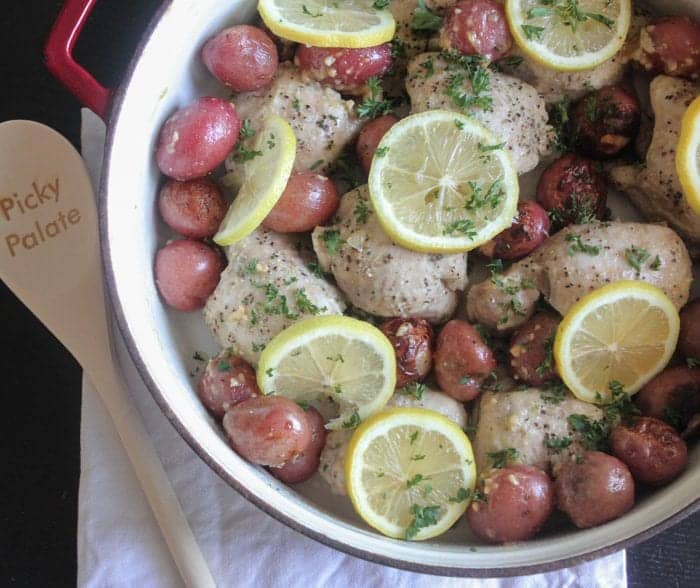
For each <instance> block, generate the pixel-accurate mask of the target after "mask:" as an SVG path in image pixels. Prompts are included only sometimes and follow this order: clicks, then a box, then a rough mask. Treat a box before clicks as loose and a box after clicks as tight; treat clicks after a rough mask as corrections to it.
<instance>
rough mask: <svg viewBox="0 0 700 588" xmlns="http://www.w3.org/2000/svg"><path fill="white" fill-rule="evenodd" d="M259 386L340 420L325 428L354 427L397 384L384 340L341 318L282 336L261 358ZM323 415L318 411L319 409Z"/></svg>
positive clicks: (309, 322) (316, 320)
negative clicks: (331, 408) (332, 408)
mask: <svg viewBox="0 0 700 588" xmlns="http://www.w3.org/2000/svg"><path fill="white" fill-rule="evenodd" d="M258 385H259V386H260V389H261V390H262V392H263V393H264V394H279V395H281V396H286V397H287V398H291V399H292V400H295V401H296V402H299V403H308V404H311V405H315V406H319V405H321V406H322V405H323V404H325V405H326V407H327V406H328V402H329V399H330V400H331V401H332V402H334V403H335V404H336V405H337V406H338V408H339V412H340V415H339V416H338V417H337V418H335V419H333V420H331V421H330V422H329V423H328V424H327V425H326V428H328V429H342V428H353V427H356V426H357V425H358V424H360V422H361V421H362V420H363V419H365V418H366V417H368V416H369V415H371V414H374V413H375V412H377V411H378V410H380V409H382V408H383V407H384V405H385V404H386V403H387V401H388V400H389V398H390V397H391V395H392V394H393V392H394V387H395V385H396V355H395V353H394V349H393V347H392V346H391V343H390V342H389V340H388V339H387V338H386V336H385V335H384V334H383V333H382V332H381V331H380V330H379V329H377V328H376V327H373V326H372V325H370V324H369V323H365V322H363V321H360V320H357V319H354V318H350V317H346V316H319V317H313V318H309V319H306V320H303V321H300V322H298V323H295V324H294V325H292V326H291V327H289V328H287V329H285V330H284V331H282V332H281V333H280V334H279V335H277V336H276V337H275V338H274V339H273V340H272V341H271V342H270V343H269V344H268V345H267V347H265V350H264V351H263V352H262V355H261V356H260V363H259V364H258ZM322 412H323V408H322Z"/></svg>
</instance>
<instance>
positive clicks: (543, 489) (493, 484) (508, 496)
mask: <svg viewBox="0 0 700 588" xmlns="http://www.w3.org/2000/svg"><path fill="white" fill-rule="evenodd" d="M481 492H482V494H483V495H484V498H485V502H484V501H479V500H472V502H471V503H470V505H469V508H467V513H466V516H467V522H468V523H469V527H470V528H471V530H472V531H473V532H474V534H475V535H476V536H477V537H479V538H480V539H483V540H485V541H489V542H491V543H507V542H510V541H525V540H526V539H530V538H531V537H533V536H534V535H536V534H537V532H538V531H539V530H540V529H541V528H542V525H544V523H545V522H546V521H547V519H548V518H549V515H551V514H552V511H553V510H554V486H553V484H552V481H551V480H550V479H549V476H547V474H545V473H544V472H543V471H542V470H538V469H537V468H533V467H530V466H524V465H513V466H508V467H505V468H502V469H493V470H490V471H489V472H487V473H486V474H485V477H484V478H483V480H482V482H481Z"/></svg>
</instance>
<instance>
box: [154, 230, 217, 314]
mask: <svg viewBox="0 0 700 588" xmlns="http://www.w3.org/2000/svg"><path fill="white" fill-rule="evenodd" d="M223 269H224V260H223V259H222V258H221V255H219V253H218V251H216V250H215V249H213V248H211V247H209V246H208V245H205V244H204V243H200V242H199V241H192V240H190V239H180V240H178V241H171V242H170V243H168V244H167V245H166V246H165V247H163V248H162V249H160V250H159V251H158V252H157V253H156V261H155V277H156V286H157V287H158V291H159V292H160V294H161V296H162V297H163V298H164V299H165V301H166V302H167V303H168V305H169V306H171V307H172V308H174V309H176V310H185V311H189V310H197V309H198V308H202V307H203V306H204V304H205V303H206V301H207V298H209V295H210V294H211V293H212V292H213V291H214V289H215V288H216V285H217V284H218V283H219V276H220V274H221V272H222V271H223Z"/></svg>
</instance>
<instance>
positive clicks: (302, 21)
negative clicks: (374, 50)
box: [258, 0, 396, 48]
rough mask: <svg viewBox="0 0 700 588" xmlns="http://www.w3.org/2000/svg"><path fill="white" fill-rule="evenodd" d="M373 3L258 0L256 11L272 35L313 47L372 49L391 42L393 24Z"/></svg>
mask: <svg viewBox="0 0 700 588" xmlns="http://www.w3.org/2000/svg"><path fill="white" fill-rule="evenodd" d="M375 3H376V2H375V1H374V0H340V1H339V0H260V2H258V12H259V13H260V16H261V18H262V19H263V22H264V23H265V24H266V25H267V28H269V29H270V30H271V31H272V32H273V33H275V35H277V36H279V37H282V38H283V39H289V40H290V41H296V42H297V43H305V44H307V45H313V46H314V47H349V48H361V47H374V46H375V45H381V44H382V43H387V42H389V41H391V39H392V37H393V36H394V30H395V29H396V22H395V21H394V17H393V16H392V14H391V11H390V10H389V8H388V7H386V8H383V9H378V8H375V7H374V4H375Z"/></svg>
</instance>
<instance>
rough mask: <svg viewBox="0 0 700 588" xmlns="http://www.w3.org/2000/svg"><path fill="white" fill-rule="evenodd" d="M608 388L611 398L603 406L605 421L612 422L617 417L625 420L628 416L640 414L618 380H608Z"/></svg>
mask: <svg viewBox="0 0 700 588" xmlns="http://www.w3.org/2000/svg"><path fill="white" fill-rule="evenodd" d="M608 388H609V389H610V395H611V400H610V402H609V403H608V404H606V405H605V406H604V407H603V414H604V415H605V420H606V421H608V422H609V423H611V424H612V423H614V422H615V421H616V420H618V419H622V420H624V421H626V420H629V419H630V417H633V416H637V415H638V414H640V412H639V408H637V405H636V404H634V403H633V402H632V399H631V398H630V395H629V394H627V392H625V389H624V388H623V386H622V384H621V383H620V382H618V381H617V380H612V381H610V382H608Z"/></svg>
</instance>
